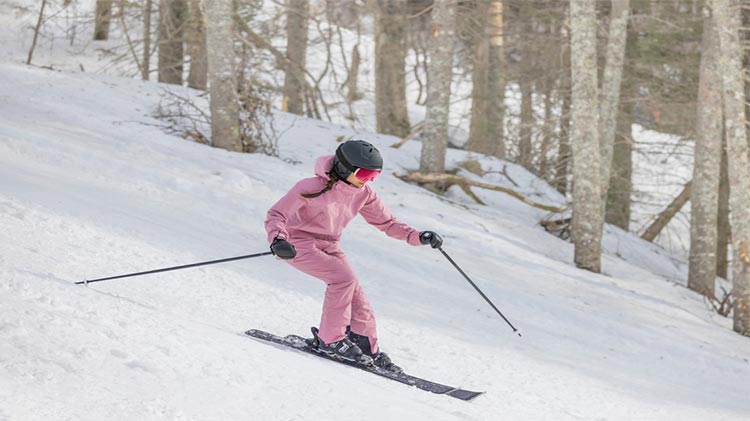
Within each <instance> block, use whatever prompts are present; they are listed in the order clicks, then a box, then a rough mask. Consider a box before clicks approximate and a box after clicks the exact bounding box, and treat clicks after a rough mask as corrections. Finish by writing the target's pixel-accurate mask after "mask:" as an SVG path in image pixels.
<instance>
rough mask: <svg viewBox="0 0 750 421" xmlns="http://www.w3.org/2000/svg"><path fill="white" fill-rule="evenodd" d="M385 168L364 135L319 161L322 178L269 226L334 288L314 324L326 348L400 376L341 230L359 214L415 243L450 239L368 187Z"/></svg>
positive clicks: (284, 202)
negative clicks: (399, 216) (416, 223)
mask: <svg viewBox="0 0 750 421" xmlns="http://www.w3.org/2000/svg"><path fill="white" fill-rule="evenodd" d="M382 168H383V158H382V157H381V155H380V152H379V151H378V150H377V149H376V148H375V146H373V145H372V144H370V143H368V142H365V141H363V140H350V141H347V142H344V143H342V144H341V145H339V147H338V148H337V149H336V154H335V155H328V156H322V157H320V158H318V159H317V161H316V163H315V175H316V176H315V177H312V178H306V179H303V180H301V181H299V182H298V183H297V184H295V185H294V187H292V189H291V190H289V192H288V193H287V194H286V195H284V197H282V198H281V199H280V200H279V201H278V202H276V204H274V205H273V206H272V207H271V209H270V210H269V211H268V214H267V217H266V221H265V225H266V232H267V233H268V241H269V243H271V251H272V252H273V254H274V255H276V256H277V257H279V258H281V259H285V260H286V261H287V262H288V263H289V264H290V265H292V266H293V267H295V268H297V269H298V270H300V271H302V272H304V273H306V274H308V275H311V276H313V277H316V278H318V279H320V280H322V281H323V282H325V283H326V284H327V285H328V287H327V288H326V292H325V299H324V301H323V315H322V316H321V319H320V330H319V331H317V332H316V329H313V335H314V336H315V337H314V340H313V342H314V343H315V344H316V345H317V347H318V350H319V351H320V352H323V353H326V354H331V355H336V356H338V357H339V358H343V359H346V360H350V361H354V362H358V363H362V364H368V365H369V364H374V365H376V366H378V367H381V368H384V369H386V370H390V371H393V372H397V373H398V372H401V368H400V367H398V366H397V365H395V364H393V362H391V360H390V358H389V357H388V355H386V354H385V353H384V352H381V351H380V348H379V346H378V337H377V332H376V326H375V316H374V315H373V312H372V308H371V307H370V304H369V303H368V301H367V298H365V294H364V292H363V291H362V287H361V286H360V284H359V280H358V279H357V276H356V275H355V274H354V272H353V271H352V268H351V266H350V265H349V262H348V260H347V258H346V255H345V254H344V252H343V250H342V249H341V247H340V245H339V239H340V237H341V232H342V231H343V230H344V228H345V227H346V225H347V224H348V223H349V221H351V220H352V219H353V218H354V217H355V216H356V215H357V213H359V214H360V215H362V217H364V219H365V220H366V221H367V222H368V223H370V224H371V225H374V226H375V227H376V228H378V229H379V230H381V231H383V232H384V233H385V234H387V235H388V236H390V237H393V238H395V239H398V240H404V241H406V242H408V243H409V244H411V245H413V246H418V245H427V244H429V245H431V246H432V247H433V248H437V247H440V246H441V245H442V243H443V239H442V238H441V237H440V235H438V234H436V233H434V232H432V231H422V232H420V231H417V230H416V229H414V228H412V227H410V226H409V225H407V224H405V223H402V222H399V221H398V220H396V218H394V217H393V215H392V214H391V212H390V211H389V210H388V209H387V208H386V207H385V206H384V205H383V203H382V202H381V201H380V198H379V197H378V196H377V194H376V193H375V191H374V190H373V189H372V188H371V187H370V186H369V185H368V183H369V182H372V181H373V180H375V178H377V176H378V175H379V174H380V171H381V170H382Z"/></svg>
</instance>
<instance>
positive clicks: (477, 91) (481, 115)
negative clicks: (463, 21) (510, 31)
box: [466, 1, 494, 155]
mask: <svg viewBox="0 0 750 421" xmlns="http://www.w3.org/2000/svg"><path fill="white" fill-rule="evenodd" d="M487 11H488V7H487V2H484V1H480V2H477V4H476V7H475V8H474V9H473V10H472V12H473V16H472V18H473V21H475V22H476V26H477V28H478V30H477V32H478V34H477V35H476V36H475V37H474V39H473V41H474V49H473V54H474V57H473V58H474V60H473V65H472V69H471V121H470V123H469V139H468V141H467V142H466V149H467V150H470V151H474V152H479V153H483V154H486V155H491V154H492V151H493V149H494V145H493V139H492V136H491V135H490V132H489V116H488V115H487V107H488V102H489V96H490V90H489V78H488V76H489V64H490V60H489V49H490V40H489V28H488V26H489V25H490V22H489V19H487Z"/></svg>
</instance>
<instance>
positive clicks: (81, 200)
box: [0, 2, 750, 420]
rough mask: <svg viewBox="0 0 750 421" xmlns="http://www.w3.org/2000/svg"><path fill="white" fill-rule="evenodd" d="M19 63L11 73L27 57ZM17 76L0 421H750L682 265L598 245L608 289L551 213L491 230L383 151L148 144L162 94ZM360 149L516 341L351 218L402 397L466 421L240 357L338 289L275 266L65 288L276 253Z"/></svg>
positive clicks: (1, 98) (408, 151)
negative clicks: (322, 165) (447, 388)
mask: <svg viewBox="0 0 750 421" xmlns="http://www.w3.org/2000/svg"><path fill="white" fill-rule="evenodd" d="M11 3H13V2H11ZM6 7H9V6H7V5H6ZM6 12H7V11H6ZM8 16H12V15H10V14H7V13H6V15H5V17H3V20H4V21H7V20H8V19H9V18H8ZM2 34H3V37H4V38H3V39H6V40H7V39H9V38H8V35H7V34H8V32H7V31H3V32H2ZM19 40H20V38H19ZM20 42H21V41H17V42H16V41H14V42H8V44H7V45H6V44H4V45H3V49H2V50H3V51H4V52H7V51H12V50H13V49H14V48H17V49H18V51H23V48H20V47H18V43H20ZM6 47H7V49H6ZM50 51H51V49H50ZM40 54H41V53H40ZM4 57H6V58H4V59H2V61H1V62H0V233H2V236H0V302H1V303H2V306H0V419H3V420H4V419H9V420H43V419H44V420H46V419H76V420H78V419H82V420H102V419H111V420H120V419H122V420H131V419H139V420H140V419H144V420H151V419H153V420H157V419H158V420H160V419H177V420H202V419H227V420H230V419H237V420H246V419H258V420H275V419H283V420H311V419H321V418H326V419H336V420H338V419H353V420H384V419H413V420H426V419H430V420H498V419H508V420H516V419H545V420H546V419H554V420H568V419H575V420H579V419H584V420H600V419H612V420H620V419H636V420H655V419H674V420H702V419H712V420H744V419H747V418H748V417H749V416H750V401H748V400H747V395H748V392H749V391H750V388H749V387H748V385H750V347H749V346H748V339H747V338H744V337H741V336H739V335H737V334H735V333H733V332H732V331H731V320H729V319H726V318H723V317H721V316H718V315H717V314H715V313H714V312H712V311H711V310H710V309H709V308H708V307H707V305H706V304H705V303H704V302H703V300H702V299H701V298H700V296H698V295H697V294H694V293H693V292H691V291H689V290H687V289H686V288H684V285H685V283H686V281H685V279H686V263H685V262H684V260H681V259H680V258H679V257H674V256H671V255H669V254H668V253H667V252H666V251H665V250H664V249H661V248H659V247H658V246H656V245H653V244H649V243H645V242H643V241H641V240H640V239H638V238H637V237H636V236H634V235H632V234H628V233H625V232H623V231H621V230H619V229H617V228H614V227H609V226H608V227H606V229H605V239H604V250H605V256H604V257H603V272H604V273H603V274H592V273H590V272H586V271H582V270H579V269H576V268H575V267H574V265H573V261H572V260H573V248H572V245H571V244H570V243H568V242H565V241H563V240H560V239H558V238H556V237H554V236H552V235H550V234H548V233H546V232H544V230H543V229H542V228H541V227H540V226H539V225H538V221H539V220H540V219H542V218H543V217H544V216H545V212H543V211H540V210H538V209H535V208H531V207H529V206H527V205H525V204H523V203H522V202H520V201H517V200H516V199H513V198H511V197H510V196H508V195H504V194H502V193H499V192H488V191H483V190H480V189H475V193H476V194H477V195H478V196H480V197H481V198H482V200H484V201H485V202H486V203H487V204H488V205H487V206H480V205H477V204H475V203H473V201H472V200H471V199H470V198H469V197H467V196H466V195H465V194H464V193H463V192H462V191H460V189H452V190H451V191H449V192H448V194H447V195H446V196H444V197H441V196H437V195H435V194H433V193H431V192H429V191H427V190H424V189H421V188H419V187H417V186H414V185H411V184H407V183H404V182H402V181H401V180H400V179H398V178H397V177H395V176H394V175H393V173H397V174H400V173H404V172H405V171H406V170H410V169H415V168H416V167H417V165H418V157H419V151H420V144H419V143H418V142H416V141H410V142H407V143H406V144H405V145H404V146H403V147H402V148H401V149H398V150H396V149H392V148H390V147H389V146H388V145H390V144H392V143H394V142H395V141H396V139H394V138H393V137H389V136H382V135H377V134H371V133H367V132H358V131H355V130H354V129H351V128H348V127H344V126H337V125H334V124H329V123H324V122H321V121H317V120H311V119H307V118H303V117H298V116H292V115H288V114H284V113H279V112H277V113H275V115H276V118H277V121H276V125H277V128H278V129H279V133H281V134H282V137H281V139H280V140H279V152H280V157H279V158H274V157H269V156H264V155H250V154H237V153H230V152H227V151H223V150H218V149H212V148H209V147H207V146H204V145H200V144H197V143H193V142H190V141H186V140H183V139H180V138H179V137H175V136H171V135H168V134H165V133H164V132H163V131H162V130H160V129H159V128H158V127H157V125H158V124H159V122H158V121H157V120H155V119H154V118H153V117H152V115H153V114H154V112H155V110H156V109H157V107H158V104H159V101H160V97H161V94H162V92H163V91H162V90H163V89H164V86H161V85H159V84H156V83H154V82H142V81H137V80H132V79H127V78H120V77H113V76H107V75H103V74H90V73H77V72H76V70H75V66H72V65H69V67H66V66H62V65H61V66H56V68H63V69H66V71H65V72H61V71H52V70H46V69H41V68H36V67H30V66H25V65H22V64H20V60H18V57H19V56H18V54H15V53H14V54H11V53H7V54H5V55H4ZM42 57H47V56H42ZM60 57H62V55H61V56H60ZM40 60H41V59H40ZM60 60H62V58H61V59H60ZM42 62H44V61H42ZM189 94H190V95H192V96H193V97H195V96H197V92H191V93H189ZM355 134H356V135H357V136H358V137H360V138H364V139H365V140H368V141H371V142H373V143H375V144H376V145H377V146H378V147H379V148H380V150H381V151H382V152H383V154H384V157H385V163H386V168H385V171H384V174H383V176H382V177H380V178H379V179H378V180H377V181H376V182H375V183H374V184H373V186H374V188H375V189H376V190H377V191H378V193H379V194H380V196H381V197H382V199H383V200H384V202H385V203H386V204H387V205H388V206H389V207H390V208H391V209H392V211H393V212H394V214H395V215H396V216H398V217H399V218H400V219H401V220H403V221H405V222H407V223H410V224H412V225H413V226H415V227H416V228H418V229H430V230H434V231H437V232H439V233H441V234H442V235H443V236H444V238H445V245H444V249H445V251H446V252H447V253H448V254H449V255H450V256H451V257H452V258H453V259H454V260H455V261H456V262H457V263H458V264H459V265H461V266H462V267H463V269H464V270H465V271H466V272H467V273H468V274H469V276H471V277H472V279H473V280H474V281H475V282H476V283H477V285H479V287H480V288H482V290H483V291H484V292H485V293H486V295H487V296H488V297H490V298H491V299H492V301H493V302H494V303H495V304H496V305H497V306H498V307H499V308H500V310H501V311H502V312H503V314H504V315H505V316H507V317H508V318H509V319H510V321H511V322H513V324H514V325H515V326H517V327H518V328H519V329H520V330H521V332H522V334H523V337H521V338H519V337H518V336H516V335H514V334H513V332H512V331H511V329H510V328H509V327H508V326H507V325H506V324H505V323H504V322H503V320H502V319H501V318H500V317H499V316H498V315H497V314H495V313H494V311H493V310H492V309H491V308H490V307H489V306H488V305H487V303H486V302H484V301H483V300H482V298H481V297H480V296H479V295H478V294H477V293H476V292H475V291H474V290H473V289H472V288H471V286H470V285H469V284H468V283H467V282H466V281H465V280H464V279H463V278H462V277H461V275H460V274H459V273H458V272H457V271H456V270H455V269H454V268H453V267H452V266H451V265H450V264H449V263H448V262H447V261H446V260H445V259H444V258H443V256H442V255H441V254H440V253H439V252H437V251H435V250H432V249H430V248H426V247H411V246H409V245H407V244H405V243H402V242H398V241H395V240H393V239H390V238H388V237H386V236H384V235H382V233H380V232H378V231H377V230H375V229H374V228H372V227H370V226H368V225H367V224H366V223H365V222H364V221H363V220H362V219H361V218H357V219H356V220H355V221H353V222H352V224H351V225H350V226H349V227H348V229H347V231H346V232H345V235H344V237H343V239H342V246H343V248H344V250H346V252H347V255H348V256H349V259H350V261H351V263H352V265H353V266H354V269H355V270H356V271H357V273H358V274H359V277H360V281H361V282H362V284H363V287H364V289H365V291H366V293H367V295H368V298H369V299H370V301H371V304H372V305H373V308H374V310H375V312H376V315H377V317H378V327H379V335H380V342H381V344H382V346H383V348H384V350H385V351H387V352H389V354H390V355H391V357H392V358H393V360H394V362H396V363H397V364H399V365H401V366H403V367H405V368H406V370H407V371H408V372H409V373H412V374H414V375H418V376H423V377H425V378H428V379H431V380H434V381H438V382H443V383H447V384H453V385H456V386H462V387H465V388H468V389H472V390H481V391H484V392H486V393H485V394H484V395H482V396H480V397H479V398H477V399H476V400H474V401H472V402H468V403H467V402H461V401H458V400H455V399H452V398H449V397H444V396H438V395H432V394H429V393H426V392H423V391H419V390H415V389H411V388H408V387H405V386H404V385H401V384H398V383H395V382H391V381H388V380H385V379H381V378H378V377H375V376H372V375H370V374H367V373H365V372H361V371H359V370H353V369H351V368H347V367H343V366H338V365H335V364H332V363H330V362H327V361H324V360H321V359H318V358H315V357H314V356H308V355H304V354H300V353H296V352H293V351H281V350H279V349H277V348H274V347H272V346H269V345H266V344H263V343H260V342H257V341H254V340H252V339H249V338H246V337H244V336H242V335H241V333H242V332H243V331H244V330H246V329H249V328H258V329H263V330H266V331H269V332H274V333H278V334H285V333H296V334H303V335H304V334H306V333H307V332H308V329H309V327H310V326H313V325H316V324H317V322H318V320H319V317H320V308H321V305H322V295H323V291H324V286H325V285H324V284H323V283H322V282H320V281H318V280H316V279H313V278H310V277H308V276H306V275H303V274H301V273H299V272H297V271H296V270H294V269H293V268H291V267H290V266H288V265H286V264H285V263H283V262H280V261H278V260H276V259H274V258H272V257H261V258H256V259H251V260H242V261H237V262H232V263H226V264H221V265H212V266H205V267H200V268H193V269H186V270H181V271H175V272H167V273H161V274H156V275H148V276H142V277H134V278H127V279H120V280H113V281H108V282H102V283H96V284H90V285H89V286H87V287H86V286H82V285H75V284H74V283H75V282H77V281H80V280H83V279H93V278H97V277H104V276H111V275H117V274H122V273H128V272H136V271H142V270H149V269H155V268H160V267H166V266H173V265H181V264H186V263H192V262H197V261H206V260H213V259H220V258H225V257H232V256H237V255H244V254H251V253H257V252H263V251H266V250H267V249H268V248H267V247H268V245H267V244H266V241H265V232H264V229H263V221H264V219H265V212H266V210H267V209H268V208H269V207H270V206H271V205H272V204H273V203H274V202H275V201H276V200H277V199H278V198H279V197H281V195H283V194H284V193H285V192H286V190H287V189H288V188H290V187H291V186H292V185H293V184H294V183H295V182H296V181H297V180H299V179H300V178H303V177H308V176H311V174H312V165H313V162H314V159H315V158H316V157H317V156H319V155H322V154H326V153H330V152H331V151H332V150H333V149H334V148H335V147H336V145H337V143H336V139H337V138H338V137H339V136H345V137H349V136H354V135H355ZM467 157H471V158H475V159H478V160H479V161H480V163H481V164H482V166H483V168H484V169H485V170H490V171H500V170H502V168H503V166H506V165H507V171H508V173H509V174H510V175H511V178H512V179H513V180H514V181H515V182H516V183H517V184H518V186H515V185H513V184H512V183H510V182H509V181H508V179H507V178H505V177H503V176H501V175H499V174H496V173H490V174H488V175H486V176H485V177H483V178H482V180H483V181H485V182H489V183H493V184H497V185H501V186H504V187H509V188H513V189H516V190H517V191H519V192H522V193H523V194H525V195H527V196H529V197H530V198H532V199H533V200H535V201H538V202H541V203H545V204H550V205H554V206H560V205H563V204H564V203H565V200H564V198H563V197H561V196H559V195H558V194H557V193H556V192H555V191H554V189H552V188H550V187H549V186H547V185H546V184H545V183H544V182H543V181H541V180H539V179H537V178H535V177H534V176H533V175H532V174H530V173H529V172H527V171H526V170H524V169H523V168H521V167H519V166H516V165H514V164H511V163H506V162H503V161H498V160H495V159H494V158H487V157H482V156H478V155H476V154H467V153H466V152H463V151H459V150H455V149H451V150H449V152H448V166H449V167H456V165H457V164H458V163H459V162H460V161H462V160H464V159H466V158H467ZM462 174H463V175H466V176H469V173H467V172H462Z"/></svg>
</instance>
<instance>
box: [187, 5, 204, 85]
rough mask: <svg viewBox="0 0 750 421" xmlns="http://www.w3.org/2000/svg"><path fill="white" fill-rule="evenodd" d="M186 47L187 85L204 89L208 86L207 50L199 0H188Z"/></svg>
mask: <svg viewBox="0 0 750 421" xmlns="http://www.w3.org/2000/svg"><path fill="white" fill-rule="evenodd" d="M188 14H189V19H190V20H189V24H188V28H187V47H188V54H190V73H189V74H188V86H189V87H191V88H194V89H200V90H202V91H205V90H206V88H207V87H208V57H207V54H208V51H206V20H205V18H204V16H203V8H202V6H201V0H189V3H188Z"/></svg>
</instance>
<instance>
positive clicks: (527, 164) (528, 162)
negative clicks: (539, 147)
mask: <svg viewBox="0 0 750 421" xmlns="http://www.w3.org/2000/svg"><path fill="white" fill-rule="evenodd" d="M526 50H527V51H524V52H523V53H522V54H523V58H522V59H521V60H522V62H524V63H522V64H521V67H522V68H526V70H528V69H529V67H527V66H529V64H530V63H528V62H529V60H531V58H530V57H529V56H530V55H531V54H533V53H532V51H531V48H528V47H527V49H526ZM523 73H524V75H522V76H521V77H522V78H528V76H527V75H528V72H527V71H525V72H523ZM520 85H521V126H520V130H519V132H520V133H519V141H518V163H519V164H521V165H522V166H523V167H524V168H526V169H527V170H529V171H531V170H533V168H532V157H531V133H532V131H533V128H534V104H533V103H532V101H533V97H532V91H533V83H532V82H531V81H530V80H522V81H521V82H520Z"/></svg>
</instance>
